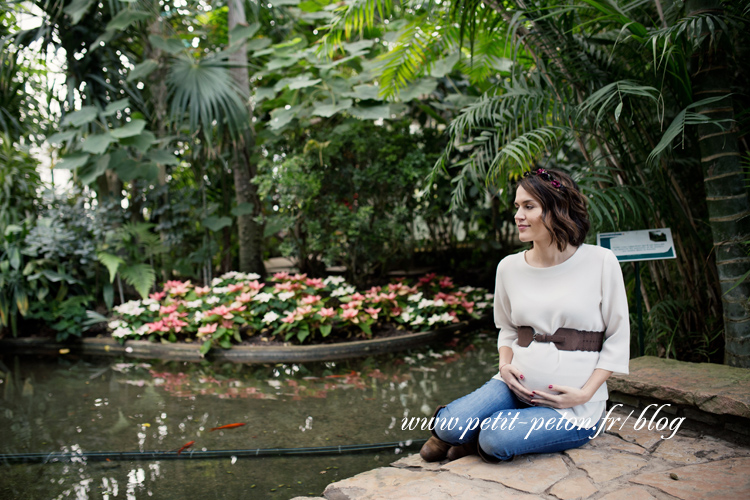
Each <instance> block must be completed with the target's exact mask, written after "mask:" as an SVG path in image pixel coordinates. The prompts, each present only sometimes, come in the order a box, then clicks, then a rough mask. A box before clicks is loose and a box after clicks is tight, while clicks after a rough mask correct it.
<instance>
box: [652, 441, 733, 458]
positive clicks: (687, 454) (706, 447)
mask: <svg viewBox="0 0 750 500" xmlns="http://www.w3.org/2000/svg"><path fill="white" fill-rule="evenodd" d="M735 453H736V451H735V449H734V448H730V447H729V446H727V445H726V444H724V442H723V441H721V440H719V439H716V438H713V437H703V438H682V437H679V436H675V437H673V438H672V439H667V440H664V442H662V443H661V444H660V445H659V447H658V448H657V449H656V451H655V452H654V453H653V455H654V456H655V457H659V458H663V459H664V460H669V461H670V462H678V463H682V464H698V463H703V462H710V461H715V460H719V459H722V458H728V457H732V456H734V455H735Z"/></svg>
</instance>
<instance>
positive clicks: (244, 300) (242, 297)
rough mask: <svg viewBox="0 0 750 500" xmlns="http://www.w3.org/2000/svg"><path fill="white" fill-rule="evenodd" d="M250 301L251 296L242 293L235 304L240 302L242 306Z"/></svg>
mask: <svg viewBox="0 0 750 500" xmlns="http://www.w3.org/2000/svg"><path fill="white" fill-rule="evenodd" d="M251 300H253V294H252V293H250V292H243V293H241V294H240V296H239V297H237V302H241V303H242V304H247V303H248V302H250V301H251Z"/></svg>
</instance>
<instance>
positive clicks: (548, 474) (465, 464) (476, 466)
mask: <svg viewBox="0 0 750 500" xmlns="http://www.w3.org/2000/svg"><path fill="white" fill-rule="evenodd" d="M442 470H446V471H450V472H452V473H453V474H457V475H460V476H463V477H466V478H469V479H484V480H486V481H493V482H496V483H502V484H504V485H505V486H508V487H510V488H514V489H517V490H521V491H526V492H529V493H542V492H543V491H545V490H546V489H547V488H549V487H550V486H552V485H553V484H555V483H556V482H557V481H559V480H560V479H562V478H564V477H565V476H567V475H568V473H569V471H568V467H567V466H566V465H565V462H564V461H563V459H562V456H560V454H559V453H554V454H548V453H547V454H539V455H521V456H518V457H516V458H514V459H513V460H511V461H509V462H501V463H497V464H486V463H484V462H482V459H480V458H479V457H478V456H476V455H472V456H468V457H464V458H462V459H460V460H456V461H454V462H449V463H447V464H445V465H443V467H442Z"/></svg>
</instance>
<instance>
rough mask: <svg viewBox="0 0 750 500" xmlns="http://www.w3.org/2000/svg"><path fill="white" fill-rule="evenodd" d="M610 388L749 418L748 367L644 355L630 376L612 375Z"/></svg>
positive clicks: (634, 364)
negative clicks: (690, 361) (689, 361)
mask: <svg viewBox="0 0 750 500" xmlns="http://www.w3.org/2000/svg"><path fill="white" fill-rule="evenodd" d="M607 385H608V386H609V389H610V391H612V392H619V393H622V394H626V395H630V396H634V397H636V398H652V399H654V400H658V401H664V402H666V403H673V404H676V405H685V406H692V407H695V408H698V409H699V410H701V411H703V412H706V413H710V414H715V415H734V416H737V417H742V418H750V370H748V369H746V368H737V367H733V366H727V365H717V364H713V363H688V362H685V361H676V360H673V359H662V358H656V357H653V356H643V357H640V358H635V359H631V360H630V374H629V375H612V377H610V379H609V380H608V381H607Z"/></svg>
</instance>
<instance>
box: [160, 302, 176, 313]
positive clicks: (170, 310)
mask: <svg viewBox="0 0 750 500" xmlns="http://www.w3.org/2000/svg"><path fill="white" fill-rule="evenodd" d="M176 310H177V304H170V305H168V306H161V307H160V308H159V314H161V315H164V314H172V313H173V312H175V311H176Z"/></svg>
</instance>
